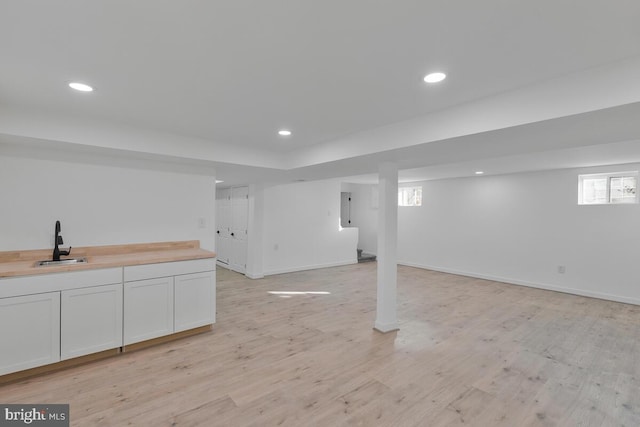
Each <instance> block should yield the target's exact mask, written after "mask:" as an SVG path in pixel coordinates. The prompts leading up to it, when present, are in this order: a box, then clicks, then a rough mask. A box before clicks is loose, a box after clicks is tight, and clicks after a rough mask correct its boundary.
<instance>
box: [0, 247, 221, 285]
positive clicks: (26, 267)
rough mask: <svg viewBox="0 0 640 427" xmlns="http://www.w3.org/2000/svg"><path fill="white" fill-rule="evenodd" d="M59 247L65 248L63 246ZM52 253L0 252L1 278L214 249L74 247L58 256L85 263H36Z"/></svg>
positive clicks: (185, 256)
mask: <svg viewBox="0 0 640 427" xmlns="http://www.w3.org/2000/svg"><path fill="white" fill-rule="evenodd" d="M62 249H65V250H66V247H64V248H62ZM52 254H53V249H38V250H29V251H8V252H0V278H2V277H16V276H32V275H35V274H50V273H60V272H65V271H80V270H93V269H99V268H110V267H126V266H132V265H142V264H156V263H161V262H171V261H186V260H192V259H206V258H215V257H216V254H215V252H211V251H206V250H204V249H201V248H200V242H199V241H197V240H191V241H184V242H161V243H136V244H129V245H113V246H88V247H84V248H73V249H72V250H71V255H69V256H63V257H61V259H65V258H83V257H86V258H87V262H86V263H79V264H67V265H53V266H42V267H40V266H37V265H36V264H37V263H38V261H43V260H50V259H51V257H52Z"/></svg>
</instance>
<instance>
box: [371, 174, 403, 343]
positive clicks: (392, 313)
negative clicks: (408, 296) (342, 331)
mask: <svg viewBox="0 0 640 427" xmlns="http://www.w3.org/2000/svg"><path fill="white" fill-rule="evenodd" d="M378 189H379V204H378V254H377V256H378V301H377V311H376V322H375V324H374V328H375V329H376V330H378V331H380V332H391V331H395V330H397V329H398V320H397V317H396V311H397V307H396V287H397V281H398V265H397V250H398V166H397V165H396V164H395V163H382V164H380V166H379V168H378Z"/></svg>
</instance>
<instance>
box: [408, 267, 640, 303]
mask: <svg viewBox="0 0 640 427" xmlns="http://www.w3.org/2000/svg"><path fill="white" fill-rule="evenodd" d="M398 265H406V266H408V267H416V268H423V269H425V270H433V271H440V272H442V273H449V274H457V275H459V276H467V277H474V278H476V279H485V280H491V281H494V282H502V283H508V284H510V285H518V286H526V287H529V288H536V289H544V290H547V291H555V292H562V293H565V294H572V295H579V296H583V297H589V298H598V299H603V300H607V301H615V302H623V303H626V304H634V305H640V299H639V298H633V297H625V296H620V295H613V294H607V293H604V292H593V291H585V290H582V289H576V288H566V287H562V286H556V285H550V284H547V283H534V282H527V281H524V280H518V279H512V278H508V277H500V276H492V275H488V274H482V273H474V272H470V271H462V270H455V269H451V268H443V267H436V266H433V265H425V264H416V263H413V262H406V261H398Z"/></svg>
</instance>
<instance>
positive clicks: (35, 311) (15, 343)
mask: <svg viewBox="0 0 640 427" xmlns="http://www.w3.org/2000/svg"><path fill="white" fill-rule="evenodd" d="M59 360H60V292H48V293H43V294H36V295H27V296H18V297H12V298H2V299H0V375H2V374H8V373H11V372H17V371H21V370H24V369H29V368H34V367H36V366H41V365H46V364H49V363H55V362H58V361H59Z"/></svg>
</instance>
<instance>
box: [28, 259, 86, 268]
mask: <svg viewBox="0 0 640 427" xmlns="http://www.w3.org/2000/svg"><path fill="white" fill-rule="evenodd" d="M85 262H87V259H86V258H69V259H61V260H60V261H52V260H47V261H38V263H37V264H36V265H37V266H39V267H44V266H48V265H69V264H82V263H85Z"/></svg>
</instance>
